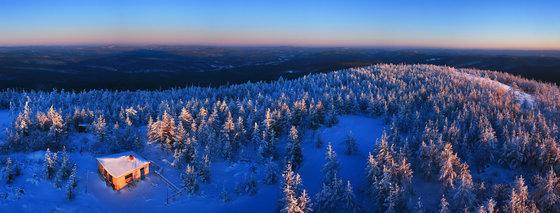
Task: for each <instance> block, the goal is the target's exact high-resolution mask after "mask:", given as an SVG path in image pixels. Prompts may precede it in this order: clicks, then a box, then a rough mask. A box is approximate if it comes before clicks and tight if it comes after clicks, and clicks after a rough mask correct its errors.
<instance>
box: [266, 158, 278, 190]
mask: <svg viewBox="0 0 560 213" xmlns="http://www.w3.org/2000/svg"><path fill="white" fill-rule="evenodd" d="M277 170H278V166H277V165H276V163H274V161H272V159H269V160H268V162H267V163H266V168H265V174H264V177H263V182H264V183H265V184H276V182H278V174H277Z"/></svg>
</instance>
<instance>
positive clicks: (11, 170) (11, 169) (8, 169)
mask: <svg viewBox="0 0 560 213" xmlns="http://www.w3.org/2000/svg"><path fill="white" fill-rule="evenodd" d="M18 170H20V168H19V166H18V165H17V162H14V161H13V160H12V158H10V157H8V158H7V159H6V162H5V165H4V173H3V174H4V175H3V176H4V180H6V183H7V184H12V183H13V182H14V180H15V179H16V177H17V176H19V175H20V173H21V171H19V172H18Z"/></svg>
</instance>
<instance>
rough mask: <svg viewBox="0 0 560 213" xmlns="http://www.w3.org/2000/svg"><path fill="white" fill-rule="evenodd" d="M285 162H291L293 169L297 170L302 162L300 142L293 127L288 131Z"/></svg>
mask: <svg viewBox="0 0 560 213" xmlns="http://www.w3.org/2000/svg"><path fill="white" fill-rule="evenodd" d="M286 162H291V163H292V166H293V167H294V169H297V168H298V167H299V166H300V165H301V163H302V162H303V153H302V151H301V142H300V139H299V133H298V130H297V128H296V127H295V126H292V128H291V129H290V136H289V140H288V144H287V146H286Z"/></svg>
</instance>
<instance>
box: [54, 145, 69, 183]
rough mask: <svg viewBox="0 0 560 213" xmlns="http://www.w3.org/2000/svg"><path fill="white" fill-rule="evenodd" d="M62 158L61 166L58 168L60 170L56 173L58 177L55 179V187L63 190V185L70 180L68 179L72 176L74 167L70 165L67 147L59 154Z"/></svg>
mask: <svg viewBox="0 0 560 213" xmlns="http://www.w3.org/2000/svg"><path fill="white" fill-rule="evenodd" d="M58 156H60V157H62V161H61V162H60V165H59V166H58V170H57V172H56V177H55V181H54V182H55V186H56V187H57V188H61V187H62V185H63V183H64V182H65V181H66V180H67V179H68V177H69V176H70V173H71V172H72V167H71V165H70V157H69V156H68V153H67V152H66V147H63V148H62V151H61V152H59V155H58Z"/></svg>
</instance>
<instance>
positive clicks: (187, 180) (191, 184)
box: [183, 165, 198, 194]
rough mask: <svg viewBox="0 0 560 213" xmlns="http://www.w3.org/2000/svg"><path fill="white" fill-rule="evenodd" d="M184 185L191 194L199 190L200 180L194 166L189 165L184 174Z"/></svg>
mask: <svg viewBox="0 0 560 213" xmlns="http://www.w3.org/2000/svg"><path fill="white" fill-rule="evenodd" d="M183 185H184V186H185V188H186V189H187V191H188V192H189V193H191V194H193V193H196V192H197V191H198V182H197V180H196V172H195V169H194V166H191V165H187V168H186V169H185V174H184V175H183Z"/></svg>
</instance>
